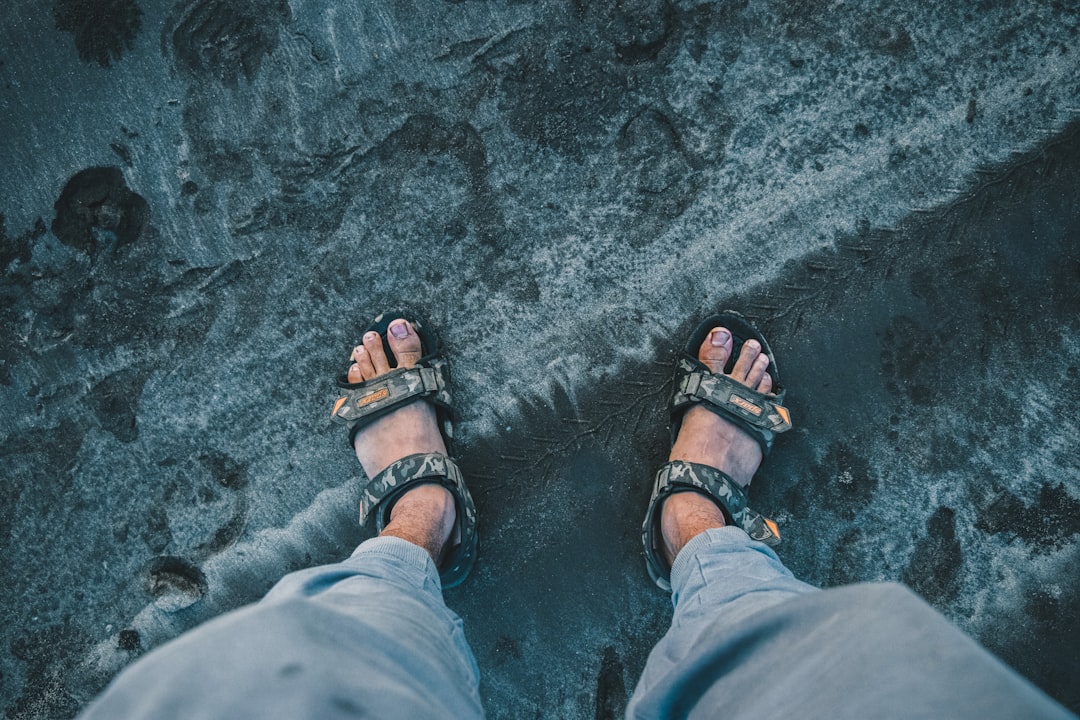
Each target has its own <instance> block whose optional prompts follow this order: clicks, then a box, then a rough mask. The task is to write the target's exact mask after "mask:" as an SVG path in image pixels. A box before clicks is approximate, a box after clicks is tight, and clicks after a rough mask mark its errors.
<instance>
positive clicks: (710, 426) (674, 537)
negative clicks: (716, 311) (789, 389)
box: [660, 327, 772, 564]
mask: <svg viewBox="0 0 1080 720" xmlns="http://www.w3.org/2000/svg"><path fill="white" fill-rule="evenodd" d="M733 344H734V341H733V340H732V337H731V333H730V332H729V331H728V330H727V329H726V328H722V327H719V328H713V329H712V331H710V332H709V334H708V335H707V336H706V337H705V340H704V341H703V342H702V343H701V347H700V348H699V349H698V360H700V361H701V362H703V363H704V364H705V365H706V366H707V367H708V368H709V370H711V371H712V372H714V373H722V372H724V365H726V364H727V361H728V358H729V357H730V356H731V353H732V350H733ZM768 367H769V358H768V356H767V355H765V354H764V353H762V352H761V344H760V343H758V341H757V340H747V341H746V342H745V343H744V344H743V347H742V349H741V351H740V353H739V357H738V358H737V359H736V360H735V365H734V367H732V369H731V372H730V373H729V376H730V377H731V378H732V379H734V380H737V381H738V382H740V383H742V384H743V385H746V386H747V387H750V388H754V389H755V390H757V391H758V392H763V393H768V392H771V391H772V377H771V376H770V375H769V374H768V373H767V372H766V368H768ZM668 459H669V460H683V461H685V462H692V463H700V464H702V465H709V466H711V467H714V468H717V469H719V470H722V471H724V472H725V473H727V474H728V475H730V476H731V478H732V479H733V480H734V481H735V482H736V483H738V484H739V485H741V486H742V487H746V486H747V485H749V484H750V480H751V479H752V478H753V477H754V473H755V472H756V471H757V469H758V466H759V465H761V447H760V446H759V445H758V443H757V441H756V440H754V438H752V437H750V436H749V435H747V434H746V433H745V432H743V431H742V430H740V429H739V428H738V427H736V426H735V425H734V424H732V423H730V422H728V421H727V420H725V419H724V418H722V417H720V416H719V415H717V414H716V413H714V412H711V411H709V410H707V409H705V408H703V407H700V406H694V407H691V408H690V409H689V410H687V411H686V413H685V414H684V415H683V421H682V427H681V428H680V429H679V437H678V438H677V439H676V440H675V444H674V445H673V446H672V448H671V455H670V457H669V458H668ZM724 525H725V521H724V513H723V511H722V510H721V509H720V507H719V506H718V505H717V504H716V503H714V502H713V501H712V500H711V499H709V498H708V497H707V496H705V495H703V494H701V493H697V492H680V493H676V494H675V495H672V496H671V497H669V498H668V499H667V500H665V501H664V505H663V507H662V508H661V509H660V531H661V534H662V537H663V539H664V543H663V550H664V557H665V559H666V560H667V561H668V563H669V564H671V563H674V562H675V557H676V556H677V555H678V554H679V551H680V550H682V549H683V546H685V545H686V543H688V542H690V540H691V539H693V538H694V537H695V536H697V535H699V534H700V533H702V532H704V531H705V530H708V529H710V528H718V527H723V526H724Z"/></svg>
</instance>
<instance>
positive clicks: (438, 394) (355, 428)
mask: <svg viewBox="0 0 1080 720" xmlns="http://www.w3.org/2000/svg"><path fill="white" fill-rule="evenodd" d="M447 376H448V372H447V365H446V361H445V360H443V359H442V358H438V357H435V358H428V359H426V360H424V361H421V362H420V363H418V364H416V365H414V366H413V367H411V368H396V369H394V370H391V371H390V372H388V373H386V374H385V375H380V376H379V377H377V378H374V379H373V380H367V381H364V382H359V383H349V382H344V381H342V380H340V379H339V380H338V387H340V388H341V389H342V391H343V394H342V395H341V396H340V397H339V398H338V399H337V401H336V402H335V403H334V409H333V411H332V414H331V417H332V419H333V421H334V422H336V423H339V424H342V425H346V426H347V427H348V428H349V443H350V445H351V444H352V439H353V438H354V437H355V436H356V433H357V432H359V431H360V430H361V429H363V428H364V427H366V426H367V425H370V424H371V423H372V422H373V421H375V420H377V419H378V418H380V417H382V416H383V415H386V414H388V413H390V412H393V411H394V410H396V409H397V408H399V407H401V406H402V405H407V404H408V403H411V402H413V401H415V400H419V399H425V398H427V399H430V400H431V401H432V402H433V403H435V405H436V406H439V407H441V408H443V409H445V410H447V411H449V410H450V407H451V397H450V386H449V382H448V377H447ZM443 425H444V427H443V432H444V434H445V433H450V432H452V431H451V429H450V424H449V423H443Z"/></svg>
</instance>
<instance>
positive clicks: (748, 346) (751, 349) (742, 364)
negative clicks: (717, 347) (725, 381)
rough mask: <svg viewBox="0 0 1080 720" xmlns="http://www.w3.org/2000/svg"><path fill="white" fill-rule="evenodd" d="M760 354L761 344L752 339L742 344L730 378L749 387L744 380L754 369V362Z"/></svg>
mask: <svg viewBox="0 0 1080 720" xmlns="http://www.w3.org/2000/svg"><path fill="white" fill-rule="evenodd" d="M760 354H761V343H759V342H758V341H757V340H754V339H752V338H751V339H750V340H747V341H746V342H744V343H743V345H742V348H740V349H739V357H738V358H737V359H736V360H735V366H734V367H733V368H732V369H731V377H732V378H734V379H735V380H738V381H739V382H741V383H744V384H746V385H749V384H750V383H748V382H747V381H746V378H747V376H748V375H749V374H750V371H751V370H752V369H753V367H754V361H756V360H757V358H758V355H760Z"/></svg>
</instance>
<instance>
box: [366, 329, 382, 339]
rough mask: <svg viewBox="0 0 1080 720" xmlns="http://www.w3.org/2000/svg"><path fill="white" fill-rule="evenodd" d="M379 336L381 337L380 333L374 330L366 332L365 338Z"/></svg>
mask: <svg viewBox="0 0 1080 720" xmlns="http://www.w3.org/2000/svg"><path fill="white" fill-rule="evenodd" d="M378 337H379V333H377V332H375V331H374V330H372V331H371V332H369V333H365V334H364V339H365V340H375V339H376V338H378Z"/></svg>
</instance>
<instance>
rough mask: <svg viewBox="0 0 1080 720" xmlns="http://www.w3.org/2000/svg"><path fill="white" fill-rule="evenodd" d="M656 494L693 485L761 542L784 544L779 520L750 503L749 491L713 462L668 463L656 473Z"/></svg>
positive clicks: (678, 461) (654, 493) (734, 522)
mask: <svg viewBox="0 0 1080 720" xmlns="http://www.w3.org/2000/svg"><path fill="white" fill-rule="evenodd" d="M655 482H656V487H655V489H654V490H653V495H654V496H656V497H659V496H662V495H667V494H671V493H673V492H678V488H679V487H680V486H682V487H689V488H694V489H696V490H700V491H702V492H705V493H707V494H708V495H709V496H710V497H711V498H713V499H714V500H716V502H717V503H719V504H720V507H721V508H723V510H724V515H725V516H726V517H727V520H728V521H729V522H730V523H731V524H733V525H736V526H738V527H740V528H742V529H743V530H744V531H746V533H747V534H748V535H749V536H750V537H751V538H753V539H754V540H757V541H759V542H763V543H765V544H767V545H777V544H779V543H780V532H779V530H778V529H777V527H776V523H775V522H773V521H772V520H769V519H768V518H766V517H764V516H763V515H761V514H760V513H757V512H754V511H753V510H751V509H750V508H748V507H747V506H746V490H745V489H744V488H742V487H741V486H739V484H738V483H736V482H735V481H734V480H733V479H732V478H731V476H730V475H728V474H727V473H725V472H723V471H721V470H717V469H716V468H714V467H711V466H709V465H702V464H700V463H689V462H683V461H681V460H675V461H672V462H669V463H667V464H665V465H664V466H663V467H661V468H660V471H659V472H658V473H656V481H655Z"/></svg>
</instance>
